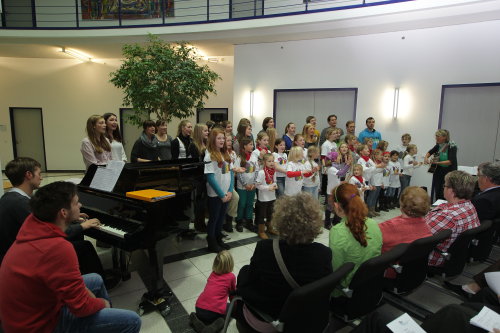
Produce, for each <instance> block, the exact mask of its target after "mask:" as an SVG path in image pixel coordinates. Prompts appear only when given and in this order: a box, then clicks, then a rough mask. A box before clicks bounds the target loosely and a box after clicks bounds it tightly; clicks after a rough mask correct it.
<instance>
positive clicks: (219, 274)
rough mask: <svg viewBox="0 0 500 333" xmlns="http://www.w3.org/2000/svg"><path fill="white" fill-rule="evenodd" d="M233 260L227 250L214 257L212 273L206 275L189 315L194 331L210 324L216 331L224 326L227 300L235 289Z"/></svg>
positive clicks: (201, 329) (198, 330) (212, 329)
mask: <svg viewBox="0 0 500 333" xmlns="http://www.w3.org/2000/svg"><path fill="white" fill-rule="evenodd" d="M233 268H234V260H233V257H232V256H231V253H229V251H226V250H224V251H221V252H219V253H218V254H217V256H216V257H215V259H214V264H213V266H212V273H211V274H210V276H209V277H208V280H207V284H206V285H205V289H204V290H203V292H202V293H201V294H200V296H198V300H197V301H196V305H195V307H196V313H194V312H192V313H191V315H190V316H189V318H190V323H191V325H192V326H193V328H194V329H195V331H196V332H201V331H203V329H204V328H205V327H208V326H210V328H211V330H210V331H213V332H218V331H219V330H221V329H222V327H223V326H224V317H225V316H226V308H227V306H228V305H229V304H228V302H227V300H228V297H229V296H230V293H231V292H232V291H235V290H236V277H235V276H234V274H233Z"/></svg>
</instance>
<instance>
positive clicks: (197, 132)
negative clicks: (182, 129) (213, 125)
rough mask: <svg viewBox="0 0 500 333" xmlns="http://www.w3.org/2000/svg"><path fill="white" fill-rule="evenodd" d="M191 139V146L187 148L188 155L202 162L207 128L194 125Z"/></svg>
mask: <svg viewBox="0 0 500 333" xmlns="http://www.w3.org/2000/svg"><path fill="white" fill-rule="evenodd" d="M192 137H193V139H192V142H191V145H190V146H189V150H188V155H190V156H191V158H196V159H199V160H200V161H203V155H204V154H205V149H207V146H206V144H207V140H208V127H207V125H205V124H196V125H194V129H193V135H192Z"/></svg>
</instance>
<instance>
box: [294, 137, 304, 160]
mask: <svg viewBox="0 0 500 333" xmlns="http://www.w3.org/2000/svg"><path fill="white" fill-rule="evenodd" d="M305 143H306V141H305V140H304V136H303V135H302V134H295V136H294V137H293V145H292V147H300V148H301V149H302V157H303V158H304V159H306V158H307V148H305Z"/></svg>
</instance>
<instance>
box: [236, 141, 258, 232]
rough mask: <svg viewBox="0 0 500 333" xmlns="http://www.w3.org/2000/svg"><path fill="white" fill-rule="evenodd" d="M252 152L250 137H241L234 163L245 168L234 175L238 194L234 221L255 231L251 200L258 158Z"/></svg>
mask: <svg viewBox="0 0 500 333" xmlns="http://www.w3.org/2000/svg"><path fill="white" fill-rule="evenodd" d="M252 152H253V142H252V140H251V139H250V138H243V139H241V140H240V152H239V154H238V157H237V158H236V165H237V166H239V167H242V168H245V172H243V173H238V174H237V176H236V178H237V182H236V191H237V192H238V194H239V196H240V200H239V201H238V215H237V216H236V223H237V224H239V225H243V226H245V227H246V228H247V229H249V230H250V231H255V228H254V225H253V201H254V199H255V180H256V178H257V174H256V172H257V171H258V168H259V159H258V155H256V154H252Z"/></svg>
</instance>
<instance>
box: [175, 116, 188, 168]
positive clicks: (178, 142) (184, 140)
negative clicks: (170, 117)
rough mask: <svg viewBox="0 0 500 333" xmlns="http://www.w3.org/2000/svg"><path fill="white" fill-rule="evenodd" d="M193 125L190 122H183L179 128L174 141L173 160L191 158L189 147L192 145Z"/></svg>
mask: <svg viewBox="0 0 500 333" xmlns="http://www.w3.org/2000/svg"><path fill="white" fill-rule="evenodd" d="M192 131H193V125H192V124H191V122H190V121H189V120H185V119H184V120H181V122H180V123H179V126H178V127H177V137H176V138H175V139H174V141H172V159H173V160H177V159H181V158H189V157H191V156H190V155H189V153H188V152H189V146H190V145H191V143H192V141H193V140H192V139H191V132H192Z"/></svg>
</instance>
